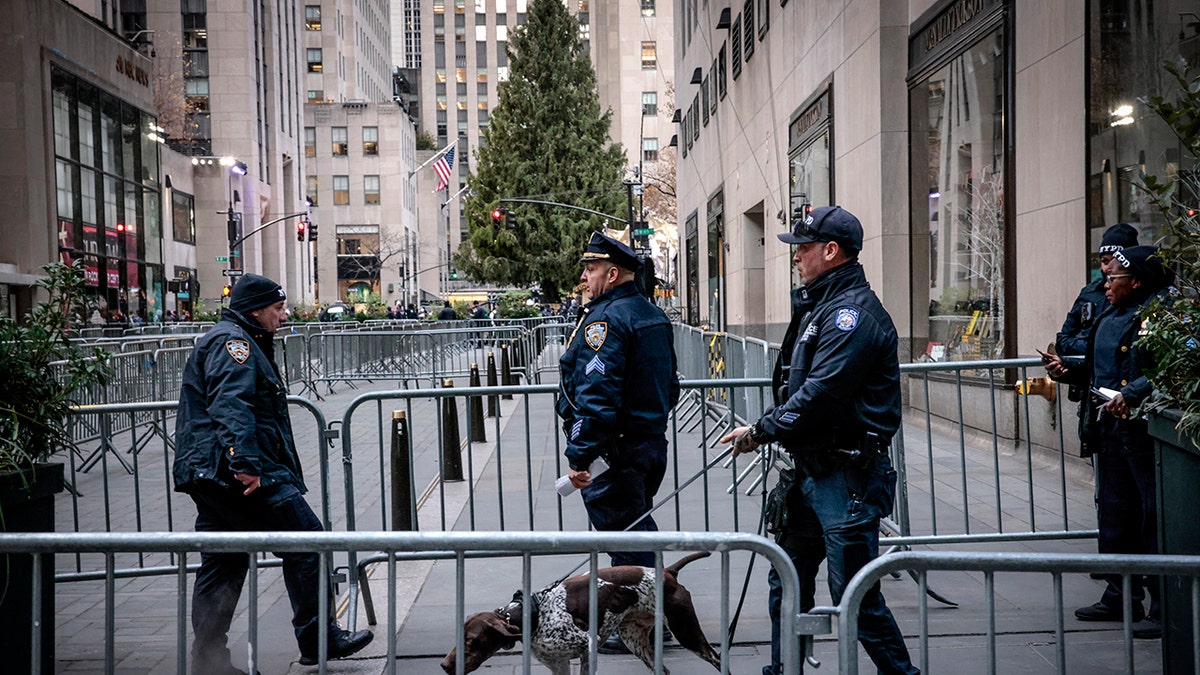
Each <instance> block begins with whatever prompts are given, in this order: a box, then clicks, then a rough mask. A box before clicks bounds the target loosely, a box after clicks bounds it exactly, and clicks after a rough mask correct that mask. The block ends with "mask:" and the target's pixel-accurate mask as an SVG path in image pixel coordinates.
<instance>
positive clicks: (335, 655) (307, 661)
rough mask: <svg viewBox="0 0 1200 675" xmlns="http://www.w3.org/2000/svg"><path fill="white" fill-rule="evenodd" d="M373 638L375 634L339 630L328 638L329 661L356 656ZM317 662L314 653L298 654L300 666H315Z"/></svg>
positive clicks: (365, 631) (364, 631)
mask: <svg viewBox="0 0 1200 675" xmlns="http://www.w3.org/2000/svg"><path fill="white" fill-rule="evenodd" d="M374 638H375V634H374V633H372V632H371V631H369V630H360V631H358V632H357V633H351V632H350V631H348V630H340V631H338V632H337V633H336V634H334V635H330V636H329V660H330V661H332V660H334V659H344V658H346V657H347V656H350V655H351V654H357V653H358V652H359V651H360V650H362V648H363V647H366V646H367V645H369V644H371V640H372V639H374ZM317 660H318V659H317V655H316V654H315V653H313V654H304V653H301V654H300V665H302V666H315V665H317Z"/></svg>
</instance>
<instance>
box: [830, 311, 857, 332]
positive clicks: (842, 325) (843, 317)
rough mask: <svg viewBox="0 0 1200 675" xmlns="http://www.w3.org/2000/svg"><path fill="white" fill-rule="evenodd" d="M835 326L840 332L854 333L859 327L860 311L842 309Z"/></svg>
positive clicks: (838, 313) (835, 320) (838, 312)
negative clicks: (856, 327)
mask: <svg viewBox="0 0 1200 675" xmlns="http://www.w3.org/2000/svg"><path fill="white" fill-rule="evenodd" d="M834 325H835V326H837V329H838V330H840V331H847V332H849V331H852V330H854V328H855V326H857V325H858V310H857V309H854V308H853V307H842V308H841V309H839V310H838V311H837V318H836V319H834Z"/></svg>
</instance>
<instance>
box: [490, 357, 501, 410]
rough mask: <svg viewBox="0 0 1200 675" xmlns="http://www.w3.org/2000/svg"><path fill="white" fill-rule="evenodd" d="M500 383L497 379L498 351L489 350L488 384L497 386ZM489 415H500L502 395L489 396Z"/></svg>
mask: <svg viewBox="0 0 1200 675" xmlns="http://www.w3.org/2000/svg"><path fill="white" fill-rule="evenodd" d="M498 384H499V382H497V381H496V352H488V386H489V387H495V386H497V385H498ZM487 398H488V415H487V416H488V417H499V416H500V397H499V396H498V395H496V394H491V395H489V396H488V397H487Z"/></svg>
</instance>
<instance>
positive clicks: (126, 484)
mask: <svg viewBox="0 0 1200 675" xmlns="http://www.w3.org/2000/svg"><path fill="white" fill-rule="evenodd" d="M288 404H289V406H290V408H291V409H292V410H293V411H294V410H295V409H297V408H299V409H302V410H304V411H307V413H308V414H309V415H311V416H312V422H301V421H300V420H299V419H297V418H296V417H295V416H294V417H293V420H292V422H293V426H294V427H296V432H295V433H296V437H297V438H305V439H310V440H309V441H308V443H309V444H310V445H311V444H312V443H313V440H312V439H315V441H316V443H315V448H312V449H314V450H315V451H316V455H317V466H316V468H315V469H316V472H317V473H316V475H317V476H318V482H319V485H317V486H315V487H317V488H319V491H318V494H319V495H320V504H319V505H318V507H317V508H318V509H319V510H318V514H319V515H320V517H321V520H322V522H323V523H325V524H326V525H327V526H330V525H332V522H333V515H332V509H331V508H330V502H331V497H330V481H329V448H330V447H332V441H333V439H334V438H336V436H337V434H336V432H335V431H333V430H331V428H330V427H329V425H328V424H327V423H326V421H325V415H324V413H323V412H321V410H320V408H318V407H317V406H316V405H315V404H313V403H312V402H311V401H309V400H308V399H306V398H302V397H299V396H289V397H288ZM177 408H178V402H177V401H154V402H145V403H110V404H98V405H83V406H76V407H73V408H72V409H71V419H70V420H68V421H69V422H70V423H71V424H72V425H73V426H74V425H75V424H77V423H78V421H79V420H86V421H87V425H88V427H89V428H91V429H95V439H94V440H95V445H94V446H88V447H85V448H80V449H79V450H78V451H77V452H72V453H68V454H67V455H66V456H63V457H61V460H62V461H64V462H65V463H66V465H67V466H66V481H67V487H68V490H67V492H68V494H69V495H70V500H65V499H64V500H57V501H56V508H57V510H58V516H57V518H56V522H57V523H58V527H59V529H60V530H63V529H67V527H69V528H70V529H71V530H73V531H75V532H95V531H97V530H102V531H104V532H120V531H125V532H128V531H133V532H145V531H174V530H175V529H176V527H177V526H178V524H179V523H183V524H184V527H185V528H190V526H191V523H192V522H193V520H194V519H195V509H194V508H193V507H192V505H191V502H190V501H189V500H187V499H179V498H178V496H177V495H176V493H175V492H174V481H173V478H172V474H171V470H172V462H173V460H174V453H175V443H174V434H173V431H174V428H173V423H172V422H171V420H172V419H173V418H174V415H175V411H176V409H177ZM56 458H58V457H57V456H56ZM113 462H115V464H116V465H117V466H120V467H121V469H120V470H113ZM94 467H98V468H99V469H100V470H99V471H95V472H92V471H90V470H91V469H92V468H94ZM309 475H312V473H311V472H310V473H309ZM310 487H312V485H311V483H310ZM130 496H132V498H130ZM97 514H99V515H100V517H99V518H98V517H97ZM95 564H96V561H85V560H80V559H77V560H76V561H75V565H74V571H73V572H72V573H70V574H65V573H64V574H60V575H59V580H60V581H79V580H87V579H94V578H96V574H98V573H102V572H101V571H99V570H98V569H97V568H96V567H95V566H94V565H95ZM148 565H151V563H148V562H147V561H146V560H144V559H140V558H139V559H138V560H137V561H136V562H134V561H122V567H121V568H120V569H118V573H119V574H133V573H135V572H137V571H139V570H142V571H144V570H145V569H146V568H147V566H148ZM100 569H102V568H100ZM160 573H161V572H160Z"/></svg>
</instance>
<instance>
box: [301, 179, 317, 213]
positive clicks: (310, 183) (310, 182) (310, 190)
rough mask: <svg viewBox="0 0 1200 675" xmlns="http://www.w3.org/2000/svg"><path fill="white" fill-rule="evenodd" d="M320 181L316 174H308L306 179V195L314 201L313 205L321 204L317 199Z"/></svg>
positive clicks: (309, 199)
mask: <svg viewBox="0 0 1200 675" xmlns="http://www.w3.org/2000/svg"><path fill="white" fill-rule="evenodd" d="M318 187H319V183H318V181H317V177H316V176H306V177H305V179H304V196H305V197H308V201H310V202H312V205H313V206H319V205H320V202H319V201H317V188H318Z"/></svg>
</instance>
